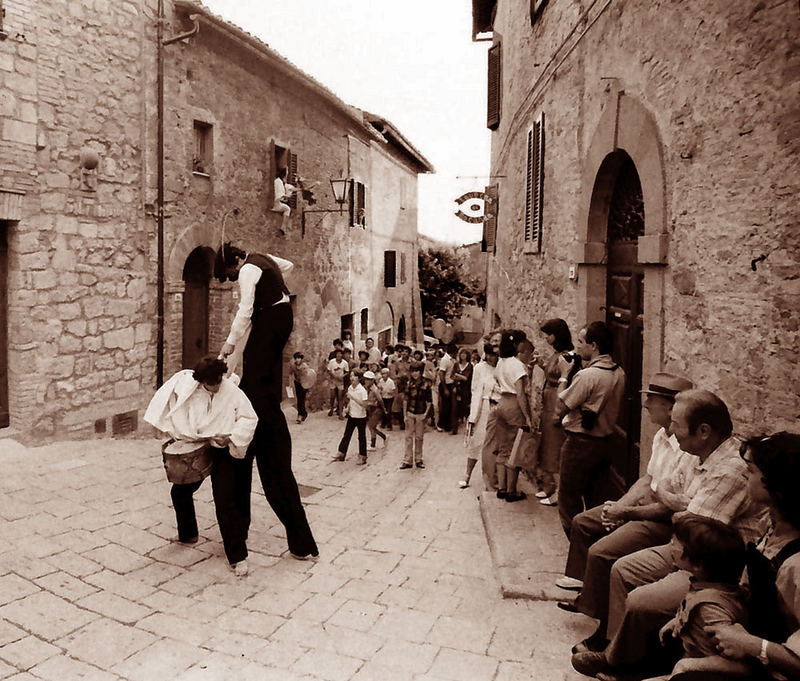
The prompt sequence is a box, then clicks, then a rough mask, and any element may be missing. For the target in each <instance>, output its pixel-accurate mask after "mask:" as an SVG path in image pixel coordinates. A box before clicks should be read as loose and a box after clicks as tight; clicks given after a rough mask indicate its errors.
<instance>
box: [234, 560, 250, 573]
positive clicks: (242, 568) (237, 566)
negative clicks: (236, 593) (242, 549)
mask: <svg viewBox="0 0 800 681" xmlns="http://www.w3.org/2000/svg"><path fill="white" fill-rule="evenodd" d="M248 572H250V569H249V568H248V567H247V560H240V561H239V562H238V563H234V564H233V574H235V575H236V576H237V577H246V576H247V573H248Z"/></svg>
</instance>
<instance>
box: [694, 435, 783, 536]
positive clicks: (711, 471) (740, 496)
mask: <svg viewBox="0 0 800 681" xmlns="http://www.w3.org/2000/svg"><path fill="white" fill-rule="evenodd" d="M747 476H748V473H747V464H746V463H745V462H744V461H743V460H742V457H740V456H739V441H738V440H737V439H736V438H733V437H730V438H728V439H727V440H725V442H723V443H722V444H720V445H719V447H717V448H716V449H715V450H714V451H713V452H711V454H710V455H709V457H708V458H707V459H706V460H705V461H703V462H702V463H698V464H697V465H696V466H695V467H694V479H693V480H692V481H691V483H689V486H688V487H687V488H686V495H687V496H688V497H689V498H690V499H691V501H690V502H689V506H688V507H687V508H686V510H687V511H689V512H690V513H695V514H697V515H701V516H705V517H707V518H714V519H715V520H719V521H720V522H723V523H728V524H730V525H731V526H732V527H735V528H736V529H737V530H739V533H740V534H741V535H742V539H744V541H745V542H748V541H752V542H755V541H758V539H759V537H760V536H761V531H762V530H763V518H764V516H765V515H766V513H767V509H766V507H765V506H760V505H756V504H754V503H752V502H751V500H750V497H749V495H748V494H747Z"/></svg>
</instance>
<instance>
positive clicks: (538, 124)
mask: <svg viewBox="0 0 800 681" xmlns="http://www.w3.org/2000/svg"><path fill="white" fill-rule="evenodd" d="M525 139H526V142H527V143H526V151H525V158H526V162H525V221H524V223H523V229H524V231H523V240H524V249H523V250H524V252H525V253H541V252H542V232H543V230H544V220H543V217H542V215H543V209H544V176H545V173H544V156H545V116H544V112H543V111H542V112H540V113H539V116H538V117H537V118H535V119H534V121H533V123H532V124H531V126H530V127H529V128H528V130H527V132H526V137H525Z"/></svg>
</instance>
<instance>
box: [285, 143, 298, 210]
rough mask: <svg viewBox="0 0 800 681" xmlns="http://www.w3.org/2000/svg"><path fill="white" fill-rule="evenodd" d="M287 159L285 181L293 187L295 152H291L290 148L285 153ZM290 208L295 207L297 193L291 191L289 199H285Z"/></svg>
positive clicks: (295, 169) (295, 179)
mask: <svg viewBox="0 0 800 681" xmlns="http://www.w3.org/2000/svg"><path fill="white" fill-rule="evenodd" d="M287 160H288V161H289V165H288V170H287V172H286V182H288V183H289V184H290V185H292V186H293V187H296V186H297V154H293V153H292V151H291V150H289V151H288V153H287ZM286 203H288V204H289V207H290V208H291V209H292V210H295V209H296V208H297V193H296V192H293V193H292V195H291V196H290V197H289V199H288V200H287V201H286Z"/></svg>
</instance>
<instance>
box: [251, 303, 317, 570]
mask: <svg viewBox="0 0 800 681" xmlns="http://www.w3.org/2000/svg"><path fill="white" fill-rule="evenodd" d="M293 323H294V320H293V317H292V308H291V306H290V305H289V304H288V303H281V304H280V305H273V306H270V307H266V308H263V309H260V310H257V311H256V312H254V313H253V328H252V330H251V331H250V338H249V340H248V341H247V345H246V346H245V349H244V366H243V369H242V374H243V376H242V382H241V386H240V387H241V389H242V390H243V391H244V393H245V395H247V397H248V398H249V399H250V402H251V403H252V405H253V408H254V409H255V411H256V414H257V415H258V425H257V426H256V432H255V435H254V436H253V441H252V442H251V443H250V446H249V447H248V449H247V456H246V457H245V459H244V461H243V464H244V465H243V466H242V467H241V468H240V469H239V474H238V475H237V479H236V501H237V504H238V505H239V510H240V513H241V514H242V517H243V518H244V520H245V527H246V528H249V527H250V491H251V489H252V484H253V461H255V464H256V467H257V468H258V476H259V478H261V487H262V488H263V490H264V496H266V498H267V501H268V502H269V505H270V506H271V507H272V510H273V511H274V512H275V515H276V516H278V520H280V521H281V523H283V526H284V528H285V529H286V539H287V542H288V544H289V551H291V552H292V553H294V554H295V555H298V556H307V555H317V554H318V553H319V551H318V549H317V544H316V542H315V541H314V536H313V535H312V533H311V528H310V527H309V525H308V520H307V519H306V512H305V510H304V509H303V503H302V501H301V500H300V491H299V490H298V488H297V481H296V480H295V477H294V474H293V473H292V438H291V435H290V434H289V427H288V426H287V425H286V417H285V416H284V415H283V411H281V396H282V394H281V393H282V382H283V381H282V374H283V348H284V346H285V345H286V341H287V340H288V339H289V335H290V334H291V332H292V326H293ZM245 536H246V535H245Z"/></svg>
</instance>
